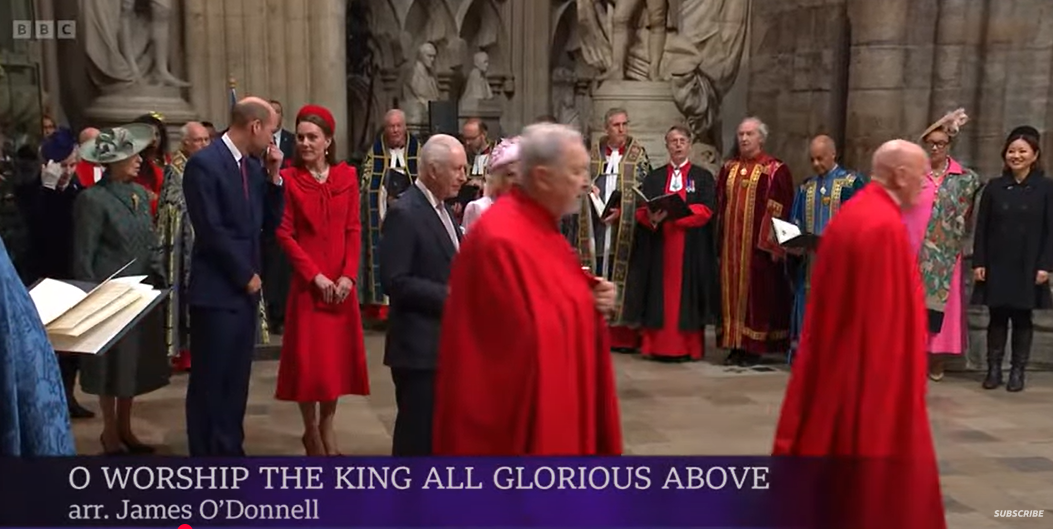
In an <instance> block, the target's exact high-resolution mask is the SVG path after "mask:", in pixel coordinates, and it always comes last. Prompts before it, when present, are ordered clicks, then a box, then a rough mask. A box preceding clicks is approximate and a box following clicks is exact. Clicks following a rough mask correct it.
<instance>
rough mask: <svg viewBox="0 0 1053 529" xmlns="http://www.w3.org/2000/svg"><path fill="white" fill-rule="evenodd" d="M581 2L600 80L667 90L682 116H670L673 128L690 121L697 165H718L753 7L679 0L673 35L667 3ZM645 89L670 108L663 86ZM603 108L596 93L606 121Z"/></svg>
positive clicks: (588, 57)
mask: <svg viewBox="0 0 1053 529" xmlns="http://www.w3.org/2000/svg"><path fill="white" fill-rule="evenodd" d="M576 1H577V13H578V28H577V29H578V38H579V40H580V51H581V57H582V59H583V60H584V61H585V62H586V63H587V64H588V65H589V66H591V67H592V68H594V69H596V70H597V71H598V72H599V75H598V76H597V79H598V80H601V81H603V80H619V82H621V83H632V82H648V81H649V82H650V83H662V84H665V85H666V87H667V88H666V89H667V90H669V91H670V92H671V99H672V102H673V103H675V108H676V110H677V111H678V113H679V114H680V115H681V116H682V118H680V119H674V118H677V117H678V116H668V118H669V119H670V121H669V123H667V125H666V126H667V127H668V125H671V124H672V123H673V122H675V121H686V124H687V126H688V128H689V129H691V132H692V134H693V135H694V137H695V141H696V147H695V149H693V154H694V155H693V156H692V159H693V160H694V161H696V162H697V163H704V164H706V165H709V164H711V163H716V162H717V161H719V160H718V159H716V153H717V152H719V148H720V138H719V131H718V130H716V129H718V128H719V127H718V126H717V125H718V124H719V116H720V103H721V101H722V99H723V98H724V95H725V94H726V93H727V91H728V90H729V89H730V88H731V86H732V85H733V84H734V82H735V78H736V77H737V76H738V70H739V65H740V62H741V60H742V52H743V50H744V49H745V44H746V29H747V25H748V22H749V20H748V16H749V0H680V1H679V2H678V3H679V6H678V8H677V12H676V13H674V15H675V19H676V20H677V22H678V24H677V26H678V29H677V30H676V31H674V32H667V31H666V23H665V19H666V17H667V15H668V13H667V12H666V11H667V9H668V8H669V2H668V1H667V0H663V1H662V2H658V1H657V0H614V1H613V6H611V5H610V2H608V1H604V0H576ZM673 4H674V6H675V4H676V2H674V3H673ZM634 17H635V18H634ZM607 21H610V23H607ZM625 79H628V80H625ZM621 80H625V81H621ZM601 86H602V85H601ZM641 90H642V91H641V92H640V95H642V94H645V93H654V94H655V96H656V97H658V96H659V95H661V97H660V99H661V100H662V101H656V103H658V105H657V107H656V108H665V106H664V101H665V100H666V99H667V97H666V96H665V95H663V94H660V93H659V90H658V88H657V86H656V85H652V86H648V87H646V89H643V88H641ZM608 95H614V94H608ZM604 104H606V103H604ZM598 105H599V103H597V100H596V98H595V94H594V106H596V108H594V109H593V113H594V114H599V115H602V114H603V112H604V111H605V110H606V109H605V108H603V109H601V108H599V106H598ZM637 115H638V114H637ZM634 121H635V118H634ZM634 135H636V136H637V137H638V138H639V137H640V135H639V134H638V133H635V134H634ZM659 152H662V151H659ZM651 154H652V155H656V154H657V153H651ZM711 158H712V159H713V160H712V161H710V160H709V159H711Z"/></svg>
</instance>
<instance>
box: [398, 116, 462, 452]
mask: <svg viewBox="0 0 1053 529" xmlns="http://www.w3.org/2000/svg"><path fill="white" fill-rule="evenodd" d="M467 166H468V160H467V157H466V156H465V153H464V146H462V145H461V143H460V142H459V141H457V139H456V138H453V137H452V136H447V135H445V134H438V135H435V136H432V137H431V138H429V139H428V142H427V143H425V144H424V147H422V148H421V150H420V175H419V176H418V177H417V181H416V183H415V185H411V186H410V187H409V189H407V190H406V191H405V192H404V193H402V195H401V196H400V197H399V199H398V201H397V202H395V204H394V205H393V206H391V208H390V209H388V213H387V216H386V217H384V224H383V225H382V226H381V229H380V230H381V231H380V252H379V253H380V282H381V284H382V285H383V287H384V292H386V293H387V294H388V299H389V301H390V302H391V304H390V312H389V313H388V332H387V336H386V338H385V340H384V364H385V365H387V366H388V367H390V368H391V378H392V380H393V381H394V383H395V403H396V405H397V406H398V413H397V414H396V416H395V432H394V434H393V435H392V448H391V455H394V456H426V455H430V454H431V439H432V408H433V405H434V393H435V367H436V363H437V359H438V354H439V327H440V325H441V323H442V307H443V304H445V303H446V294H447V292H448V290H449V287H448V286H447V283H448V282H449V279H450V263H452V262H453V258H454V256H455V255H457V249H458V248H459V247H460V245H461V231H460V229H459V228H458V227H457V226H456V225H455V223H454V222H453V211H451V210H450V207H449V206H447V205H446V202H445V201H446V200H447V199H449V198H453V197H456V196H457V193H458V192H459V191H460V189H461V186H462V185H464V182H465V180H466V179H467V178H466V176H465V172H466V171H465V170H466V169H467Z"/></svg>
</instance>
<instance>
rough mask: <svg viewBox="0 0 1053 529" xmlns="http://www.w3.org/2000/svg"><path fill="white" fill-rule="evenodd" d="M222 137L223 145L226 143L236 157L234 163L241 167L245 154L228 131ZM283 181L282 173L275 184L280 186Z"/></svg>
mask: <svg viewBox="0 0 1053 529" xmlns="http://www.w3.org/2000/svg"><path fill="white" fill-rule="evenodd" d="M221 139H222V140H223V145H226V146H227V149H228V150H230V155H231V156H233V157H234V163H236V164H237V165H238V167H241V159H242V157H243V155H242V154H241V151H240V150H238V146H237V145H234V140H232V139H230V135H229V134H226V133H224V134H223V137H222V138H221ZM282 182H283V180H282V177H281V175H278V181H277V182H275V184H276V185H278V186H280V185H282Z"/></svg>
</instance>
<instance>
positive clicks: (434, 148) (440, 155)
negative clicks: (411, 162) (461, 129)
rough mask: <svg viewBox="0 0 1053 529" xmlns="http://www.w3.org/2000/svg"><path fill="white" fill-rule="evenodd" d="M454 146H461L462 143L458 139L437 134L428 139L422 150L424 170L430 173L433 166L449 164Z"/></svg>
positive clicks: (421, 159)
mask: <svg viewBox="0 0 1053 529" xmlns="http://www.w3.org/2000/svg"><path fill="white" fill-rule="evenodd" d="M454 145H460V142H459V141H457V138H454V137H453V136H449V135H446V134H436V135H434V136H432V137H430V138H428V141H426V142H425V143H424V146H423V147H421V148H420V161H421V166H422V168H423V169H425V170H426V171H430V170H431V169H430V167H431V165H432V164H438V163H449V161H450V155H452V154H453V146H454Z"/></svg>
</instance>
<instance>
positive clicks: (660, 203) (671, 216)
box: [633, 187, 691, 220]
mask: <svg viewBox="0 0 1053 529" xmlns="http://www.w3.org/2000/svg"><path fill="white" fill-rule="evenodd" d="M633 191H636V195H637V196H638V197H640V200H642V201H643V202H644V203H645V204H647V209H649V210H651V211H652V212H655V211H665V212H666V217H665V218H666V220H679V219H682V218H684V217H687V216H689V215H691V208H690V207H688V205H687V202H684V199H683V198H680V193H669V194H668V195H661V196H657V197H654V198H647V196H646V195H644V194H643V191H640V190H639V189H638V188H635V187H634V188H633Z"/></svg>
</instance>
